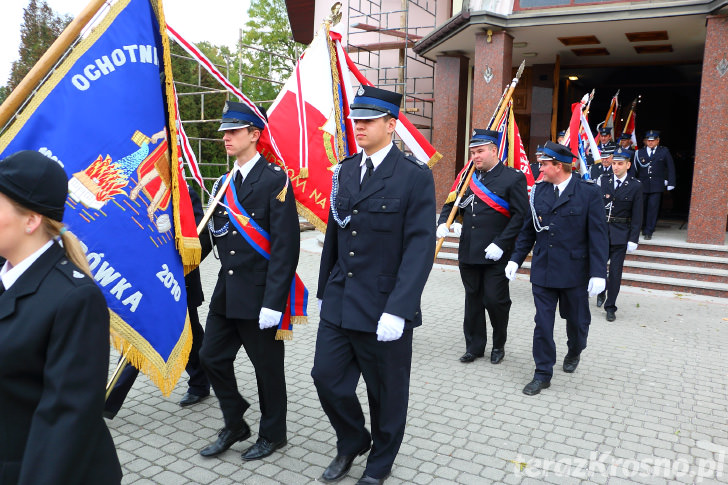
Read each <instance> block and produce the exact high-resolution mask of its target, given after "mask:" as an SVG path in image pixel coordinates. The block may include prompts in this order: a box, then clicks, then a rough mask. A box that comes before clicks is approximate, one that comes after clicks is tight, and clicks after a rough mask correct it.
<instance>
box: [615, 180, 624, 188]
mask: <svg viewBox="0 0 728 485" xmlns="http://www.w3.org/2000/svg"><path fill="white" fill-rule="evenodd" d="M621 186H622V181H621V180H619V179H617V188H616V189H614V190H619V188H620V187H621Z"/></svg>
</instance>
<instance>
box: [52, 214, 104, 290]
mask: <svg viewBox="0 0 728 485" xmlns="http://www.w3.org/2000/svg"><path fill="white" fill-rule="evenodd" d="M43 226H44V228H45V230H46V232H47V233H48V234H49V235H50V236H51V238H53V239H55V238H57V237H59V236H60V238H61V242H62V244H63V248H64V249H65V250H66V256H67V257H68V259H70V260H71V262H72V263H73V264H75V265H76V266H78V268H79V269H80V270H81V271H83V272H84V273H86V275H87V276H88V277H89V278H92V279H93V276H92V275H91V268H89V266H88V260H86V255H85V254H84V252H83V249H82V248H81V242H80V241H79V240H78V238H77V237H76V235H75V234H73V233H72V232H71V231H69V230H68V228H67V227H66V226H64V225H63V223H62V222H59V221H56V220H53V219H50V218H48V217H46V216H43Z"/></svg>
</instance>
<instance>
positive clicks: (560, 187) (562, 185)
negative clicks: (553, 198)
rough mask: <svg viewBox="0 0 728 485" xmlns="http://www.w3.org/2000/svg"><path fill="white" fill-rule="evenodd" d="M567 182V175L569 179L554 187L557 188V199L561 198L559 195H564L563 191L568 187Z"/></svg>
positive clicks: (569, 180)
mask: <svg viewBox="0 0 728 485" xmlns="http://www.w3.org/2000/svg"><path fill="white" fill-rule="evenodd" d="M569 182H571V174H569V178H568V179H566V180H564V181H563V182H561V183H560V184H558V185H556V187H558V188H559V197H561V194H563V193H564V189H566V186H567V185H569Z"/></svg>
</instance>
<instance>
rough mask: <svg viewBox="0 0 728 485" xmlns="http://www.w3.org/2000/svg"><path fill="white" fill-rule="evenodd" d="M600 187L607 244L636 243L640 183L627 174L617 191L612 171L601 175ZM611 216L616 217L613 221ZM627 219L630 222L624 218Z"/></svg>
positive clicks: (640, 211) (638, 233) (640, 204)
mask: <svg viewBox="0 0 728 485" xmlns="http://www.w3.org/2000/svg"><path fill="white" fill-rule="evenodd" d="M599 184H600V185H601V189H602V200H603V202H604V212H605V213H606V215H607V227H608V229H609V244H611V245H619V244H627V243H628V242H629V241H632V242H633V243H637V242H638V241H639V236H640V228H641V227H642V184H641V183H640V181H639V180H637V179H636V178H634V177H633V176H631V175H629V174H628V175H627V178H625V179H624V182H622V185H621V186H620V187H619V189H618V190H617V191H615V190H614V173H609V174H606V175H602V177H601V179H600V180H599ZM613 218H618V220H617V221H615V220H614V219H613ZM626 219H629V220H630V222H626V221H624V220H626Z"/></svg>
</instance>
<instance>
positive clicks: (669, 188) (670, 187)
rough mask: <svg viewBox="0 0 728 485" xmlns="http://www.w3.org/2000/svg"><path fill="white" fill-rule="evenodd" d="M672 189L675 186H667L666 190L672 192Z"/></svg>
mask: <svg viewBox="0 0 728 485" xmlns="http://www.w3.org/2000/svg"><path fill="white" fill-rule="evenodd" d="M674 189H675V186H673V185H668V186H667V190H674Z"/></svg>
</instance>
